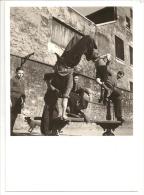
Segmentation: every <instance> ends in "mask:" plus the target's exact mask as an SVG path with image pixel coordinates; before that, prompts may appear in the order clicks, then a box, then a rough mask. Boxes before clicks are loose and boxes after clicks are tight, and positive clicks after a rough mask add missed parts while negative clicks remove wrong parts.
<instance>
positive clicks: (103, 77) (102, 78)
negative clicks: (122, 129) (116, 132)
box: [95, 54, 124, 123]
mask: <svg viewBox="0 0 144 195" xmlns="http://www.w3.org/2000/svg"><path fill="white" fill-rule="evenodd" d="M110 61H111V55H110V54H106V55H103V56H100V57H99V58H97V60H96V61H95V66H96V81H97V82H98V84H99V85H100V86H101V87H103V88H104V89H105V95H104V98H109V99H110V100H112V102H113V104H114V112H115V117H116V118H117V120H118V121H121V122H122V123H123V122H124V119H123V117H122V105H121V99H122V97H121V91H120V90H119V89H118V88H117V83H118V82H119V79H121V78H122V77H123V76H124V72H123V71H118V72H117V76H116V78H115V77H114V75H112V73H111V71H110V68H109V64H110Z"/></svg>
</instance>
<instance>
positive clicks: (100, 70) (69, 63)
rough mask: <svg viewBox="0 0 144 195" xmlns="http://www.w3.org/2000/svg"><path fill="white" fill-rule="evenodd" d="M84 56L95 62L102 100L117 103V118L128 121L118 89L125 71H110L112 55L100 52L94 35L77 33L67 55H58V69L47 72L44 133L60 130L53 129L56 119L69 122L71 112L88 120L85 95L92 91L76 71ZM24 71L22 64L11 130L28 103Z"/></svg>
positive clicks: (15, 82) (13, 86)
mask: <svg viewBox="0 0 144 195" xmlns="http://www.w3.org/2000/svg"><path fill="white" fill-rule="evenodd" d="M82 55H85V57H86V59H87V61H90V60H91V61H93V62H94V64H95V68H96V82H97V83H98V84H99V85H100V86H101V98H100V100H102V99H103V101H107V100H108V99H109V100H111V101H112V102H113V104H114V111H115V117H116V118H117V120H118V121H121V122H124V119H123V118H122V106H121V91H120V90H119V89H118V88H117V82H118V80H119V79H121V78H122V77H123V76H124V72H123V71H118V73H117V76H116V78H115V76H114V75H113V74H112V72H111V70H110V63H111V55H110V54H106V55H100V54H99V52H98V48H97V45H96V43H95V41H94V39H93V38H91V37H90V36H88V35H86V36H83V37H79V36H74V37H73V38H72V39H71V40H70V42H69V43H68V45H67V46H66V48H65V50H64V52H63V54H62V55H61V56H59V55H58V54H56V56H57V62H56V64H55V66H54V72H53V73H47V74H45V75H44V81H45V82H46V83H47V92H46V94H45V97H44V101H45V106H44V110H43V114H42V120H41V132H42V133H43V134H44V135H52V134H55V133H56V132H53V131H52V129H53V128H54V126H55V124H56V119H57V118H60V119H61V120H60V121H67V113H69V114H76V115H79V116H82V117H84V118H85V121H88V118H87V116H86V115H85V114H84V112H83V111H82V110H83V109H85V108H87V106H88V101H87V100H85V99H84V94H85V93H86V94H87V95H88V96H89V95H90V91H89V90H88V89H87V88H84V87H81V86H80V84H79V82H78V79H79V76H78V74H75V73H74V67H75V66H77V65H78V63H79V62H80V60H81V57H82ZM23 73H24V72H23V68H22V67H18V68H17V69H16V76H15V77H14V78H12V79H11V133H12V130H13V126H14V123H15V120H16V118H17V115H18V114H19V113H20V112H21V109H22V108H23V107H24V103H25V97H26V96H25V92H24V91H25V90H24V82H23ZM103 92H104V93H103ZM59 124H60V123H59Z"/></svg>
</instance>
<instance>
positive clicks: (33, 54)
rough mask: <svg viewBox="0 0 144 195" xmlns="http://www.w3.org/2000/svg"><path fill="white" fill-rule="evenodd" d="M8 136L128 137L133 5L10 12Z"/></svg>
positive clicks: (22, 8)
mask: <svg viewBox="0 0 144 195" xmlns="http://www.w3.org/2000/svg"><path fill="white" fill-rule="evenodd" d="M10 73H11V80H10V99H11V105H10V111H11V112H10V116H11V127H10V128H11V130H10V131H11V132H10V133H11V135H12V136H13V135H14V136H18V135H20V136H22V135H23V136H42V135H43V136H101V135H103V136H114V135H116V136H120V135H125V136H131V135H133V9H132V7H119V6H117V7H109V6H105V7H11V8H10Z"/></svg>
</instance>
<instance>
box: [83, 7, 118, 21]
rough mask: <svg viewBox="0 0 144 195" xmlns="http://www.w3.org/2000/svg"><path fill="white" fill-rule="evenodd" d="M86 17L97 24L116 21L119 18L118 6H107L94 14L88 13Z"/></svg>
mask: <svg viewBox="0 0 144 195" xmlns="http://www.w3.org/2000/svg"><path fill="white" fill-rule="evenodd" d="M86 17H87V18H88V19H89V20H91V21H92V22H94V23H95V24H101V23H105V22H111V21H115V20H117V8H116V7H105V8H103V9H100V10H98V11H96V12H94V13H92V14H89V15H87V16H86Z"/></svg>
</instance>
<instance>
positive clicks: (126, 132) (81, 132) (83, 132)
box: [13, 121, 133, 136]
mask: <svg viewBox="0 0 144 195" xmlns="http://www.w3.org/2000/svg"><path fill="white" fill-rule="evenodd" d="M28 128H29V127H28V126H25V127H24V128H21V129H19V128H15V129H14V131H13V132H14V135H16V136H42V134H41V132H40V128H39V127H36V128H35V129H34V130H33V131H32V133H29V132H28ZM103 133H104V131H103V129H102V128H101V127H100V126H98V125H96V124H95V123H88V124H86V123H84V122H81V123H79V122H71V123H70V124H69V125H67V126H66V127H64V128H63V132H62V133H61V134H60V136H102V134H103ZM114 134H115V135H116V136H131V135H133V125H132V122H130V121H126V122H125V123H124V124H123V125H122V126H119V127H118V128H117V129H116V130H115V131H114Z"/></svg>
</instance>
